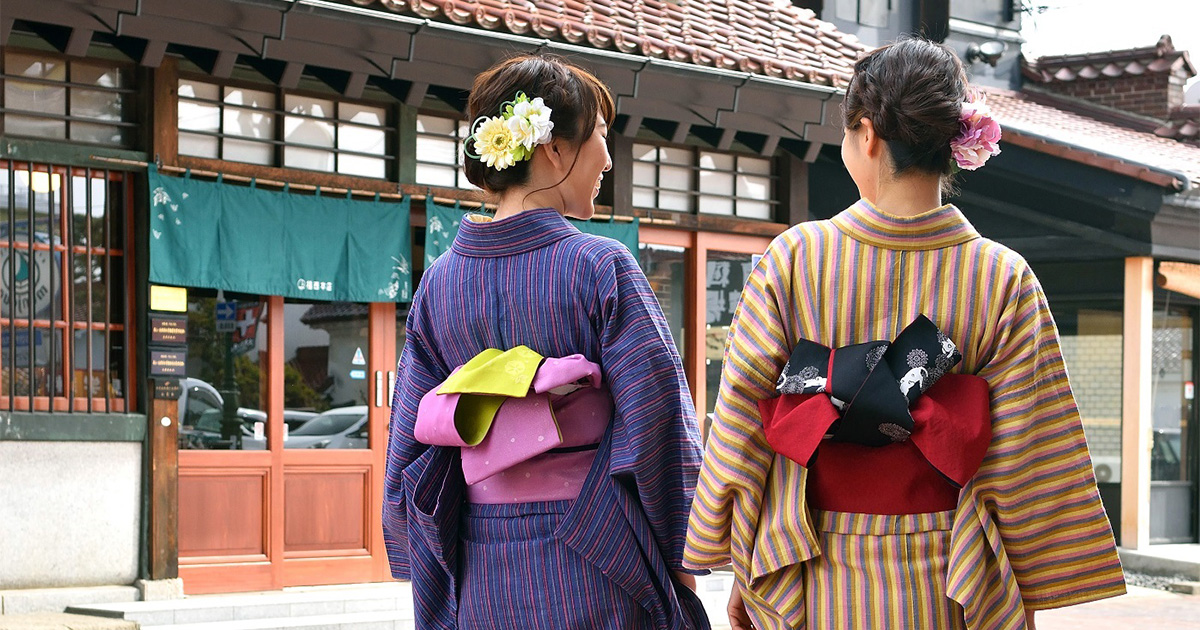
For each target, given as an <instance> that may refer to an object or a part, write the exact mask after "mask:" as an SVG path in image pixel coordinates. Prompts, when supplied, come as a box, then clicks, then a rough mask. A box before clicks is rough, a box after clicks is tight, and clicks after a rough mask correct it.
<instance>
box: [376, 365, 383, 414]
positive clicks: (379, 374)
mask: <svg viewBox="0 0 1200 630" xmlns="http://www.w3.org/2000/svg"><path fill="white" fill-rule="evenodd" d="M375 406H376V407H382V406H383V370H375Z"/></svg>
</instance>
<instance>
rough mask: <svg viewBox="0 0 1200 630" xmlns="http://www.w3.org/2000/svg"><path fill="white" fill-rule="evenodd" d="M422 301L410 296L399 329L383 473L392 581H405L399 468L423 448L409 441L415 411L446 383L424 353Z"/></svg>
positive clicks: (405, 528)
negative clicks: (399, 345)
mask: <svg viewBox="0 0 1200 630" xmlns="http://www.w3.org/2000/svg"><path fill="white" fill-rule="evenodd" d="M422 295H423V293H422V291H420V290H418V291H417V294H416V296H414V298H413V304H412V308H411V310H409V313H408V319H407V321H406V323H405V327H404V330H405V337H404V350H403V351H402V352H401V355H400V362H399V365H398V366H397V368H396V387H395V389H394V390H393V393H392V412H391V431H390V437H389V441H388V453H387V469H386V473H385V476H384V481H383V484H384V487H383V494H384V501H383V540H384V544H385V546H386V547H387V552H388V561H389V562H390V564H391V570H392V577H394V578H397V579H410V578H411V574H410V570H411V567H410V564H409V553H408V511H407V500H406V499H407V497H405V496H404V480H403V477H402V474H403V472H404V469H405V467H407V466H408V465H409V464H411V463H412V462H413V461H414V460H416V459H417V458H418V457H420V456H421V454H422V453H424V452H425V451H426V450H427V449H428V448H429V446H428V445H426V444H421V443H420V442H418V441H417V440H416V438H415V437H414V436H413V427H414V426H415V424H416V421H417V406H418V405H419V404H420V402H421V398H422V397H423V396H424V395H425V394H426V393H427V392H429V390H431V389H433V388H434V387H435V386H436V385H437V384H438V383H440V382H442V381H443V380H444V379H445V377H446V371H445V370H444V369H443V368H442V367H441V363H440V362H439V361H438V360H437V359H436V358H435V357H434V355H433V354H432V352H431V351H430V348H429V346H428V342H427V340H428V337H427V336H426V334H425V333H424V329H425V326H427V325H428V322H427V321H426V319H425V315H424V314H423V310H422V307H421V305H422Z"/></svg>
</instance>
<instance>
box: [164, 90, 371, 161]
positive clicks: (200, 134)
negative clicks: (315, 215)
mask: <svg viewBox="0 0 1200 630" xmlns="http://www.w3.org/2000/svg"><path fill="white" fill-rule="evenodd" d="M280 119H281V120H282V121H283V124H282V126H280V125H278V124H277V121H279V120H280ZM179 130H180V131H179V153H180V154H181V155H191V156H196V157H206V158H215V159H223V160H233V161H238V162H249V163H252V164H263V165H267V166H277V165H282V166H285V167H289V168H301V169H306V170H314V171H322V172H326V173H341V174H343V175H356V176H360V177H373V178H378V179H384V178H386V177H387V175H388V163H389V160H391V159H392V158H391V156H389V155H388V147H387V144H388V135H389V133H390V132H391V130H390V128H389V127H388V123H387V109H386V108H384V107H373V106H369V105H361V104H356V103H343V102H340V101H335V100H332V99H327V98H318V97H311V96H305V95H299V94H284V95H283V103H282V109H278V108H277V102H276V95H275V94H274V93H273V92H268V91H263V90H253V89H247V88H243V87H236V86H220V85H216V84H212V83H205V82H203V81H198V80H192V79H181V80H180V81H179ZM280 145H282V147H283V149H282V152H281V153H282V157H281V158H280V157H278V156H277V155H276V154H277V151H276V146H280Z"/></svg>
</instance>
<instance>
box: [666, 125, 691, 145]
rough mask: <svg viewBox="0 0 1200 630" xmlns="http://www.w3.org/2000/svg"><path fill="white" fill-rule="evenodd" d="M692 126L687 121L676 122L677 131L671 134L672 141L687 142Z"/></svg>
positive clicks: (676, 142) (677, 142)
mask: <svg viewBox="0 0 1200 630" xmlns="http://www.w3.org/2000/svg"><path fill="white" fill-rule="evenodd" d="M691 130H692V126H691V125H690V124H689V123H686V122H678V123H675V131H674V133H672V134H671V142H674V143H675V144H683V143H684V142H687V137H688V133H689V132H691Z"/></svg>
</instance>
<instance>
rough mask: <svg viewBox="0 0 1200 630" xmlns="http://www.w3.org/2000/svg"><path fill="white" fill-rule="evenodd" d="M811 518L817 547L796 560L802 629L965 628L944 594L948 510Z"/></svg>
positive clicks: (816, 514)
mask: <svg viewBox="0 0 1200 630" xmlns="http://www.w3.org/2000/svg"><path fill="white" fill-rule="evenodd" d="M813 517H814V522H815V524H816V527H817V529H819V530H820V531H821V538H820V544H821V549H822V551H823V553H822V554H821V555H820V556H817V557H816V558H814V559H812V560H811V561H809V562H805V563H804V564H803V565H801V566H802V567H803V570H804V584H805V585H806V586H805V590H806V591H807V592H808V593H809V597H808V598H807V599H806V606H805V613H806V614H805V617H806V618H807V620H808V627H809V628H813V629H817V628H820V629H828V630H836V629H839V628H856V629H857V630H876V629H878V630H886V629H890V628H937V629H938V630H957V629H960V628H964V627H965V626H964V625H963V612H962V607H961V606H959V605H958V603H957V602H955V601H954V600H952V599H950V598H949V597H947V596H946V558H947V556H948V554H947V551H948V546H949V542H950V525H951V522H952V520H953V517H954V514H953V512H933V513H928V514H910V515H899V516H894V515H883V514H849V513H845V512H821V511H816V512H814V514H813Z"/></svg>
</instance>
